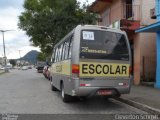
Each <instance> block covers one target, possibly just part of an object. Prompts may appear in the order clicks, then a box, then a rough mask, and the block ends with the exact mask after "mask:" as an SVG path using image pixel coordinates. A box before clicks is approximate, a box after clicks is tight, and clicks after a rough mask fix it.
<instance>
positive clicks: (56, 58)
mask: <svg viewBox="0 0 160 120" xmlns="http://www.w3.org/2000/svg"><path fill="white" fill-rule="evenodd" d="M57 61H58V48H56V51H55V59H54V62H57Z"/></svg>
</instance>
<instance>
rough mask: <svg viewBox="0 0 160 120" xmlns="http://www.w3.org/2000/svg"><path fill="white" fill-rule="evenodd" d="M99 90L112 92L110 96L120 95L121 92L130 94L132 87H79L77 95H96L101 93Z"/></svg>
mask: <svg viewBox="0 0 160 120" xmlns="http://www.w3.org/2000/svg"><path fill="white" fill-rule="evenodd" d="M99 91H108V92H111V94H109V95H108V96H119V95H121V94H129V93H130V87H129V86H127V87H79V90H78V91H76V92H75V96H95V95H99V94H98V93H99ZM102 95H103V94H102ZM105 96H106V95H105Z"/></svg>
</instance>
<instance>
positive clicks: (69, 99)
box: [61, 83, 72, 103]
mask: <svg viewBox="0 0 160 120" xmlns="http://www.w3.org/2000/svg"><path fill="white" fill-rule="evenodd" d="M61 97H62V100H63V102H65V103H68V102H71V100H72V98H71V96H70V95H67V94H65V91H64V85H63V83H61Z"/></svg>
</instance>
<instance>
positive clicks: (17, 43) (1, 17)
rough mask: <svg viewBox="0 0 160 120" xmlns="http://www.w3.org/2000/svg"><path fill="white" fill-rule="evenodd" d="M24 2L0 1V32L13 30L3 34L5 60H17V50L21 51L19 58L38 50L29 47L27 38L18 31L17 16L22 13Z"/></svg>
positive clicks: (0, 40)
mask: <svg viewBox="0 0 160 120" xmlns="http://www.w3.org/2000/svg"><path fill="white" fill-rule="evenodd" d="M23 2H24V0H1V2H0V30H13V31H8V32H5V33H4V40H5V46H6V56H7V58H9V59H11V58H19V52H18V50H21V56H24V55H25V54H26V53H27V52H29V51H31V50H38V51H40V49H39V48H37V47H33V46H29V44H30V42H29V37H28V36H27V35H26V34H25V32H24V31H22V30H19V29H18V26H17V24H18V16H19V15H20V14H21V12H22V11H23V7H22V5H23ZM2 56H4V52H3V38H2V34H1V33H0V57H2Z"/></svg>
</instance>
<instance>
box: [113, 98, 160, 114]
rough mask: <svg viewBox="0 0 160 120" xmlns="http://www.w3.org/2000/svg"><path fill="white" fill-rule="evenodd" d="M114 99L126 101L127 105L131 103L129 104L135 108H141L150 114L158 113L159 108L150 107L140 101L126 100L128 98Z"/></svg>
mask: <svg viewBox="0 0 160 120" xmlns="http://www.w3.org/2000/svg"><path fill="white" fill-rule="evenodd" d="M115 100H118V101H120V102H123V103H126V104H128V105H131V106H133V107H135V108H138V109H140V110H143V111H145V112H148V113H151V114H158V115H159V114H160V110H159V109H156V108H153V107H150V106H148V105H145V104H142V103H138V102H135V101H132V100H128V99H125V98H115Z"/></svg>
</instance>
